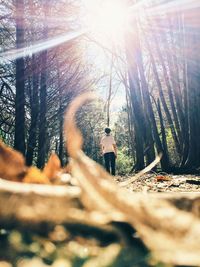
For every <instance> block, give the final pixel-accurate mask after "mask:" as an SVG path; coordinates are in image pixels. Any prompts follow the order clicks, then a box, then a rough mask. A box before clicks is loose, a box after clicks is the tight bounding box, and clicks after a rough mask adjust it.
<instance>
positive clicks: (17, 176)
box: [0, 140, 26, 181]
mask: <svg viewBox="0 0 200 267" xmlns="http://www.w3.org/2000/svg"><path fill="white" fill-rule="evenodd" d="M25 173H26V165H25V159H24V157H23V156H22V154H21V153H19V152H17V151H15V150H14V149H12V148H11V147H8V146H7V145H5V144H4V143H3V142H2V141H1V140H0V178H3V179H7V180H11V181H21V180H22V179H23V177H24V175H25Z"/></svg>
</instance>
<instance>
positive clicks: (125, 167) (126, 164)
mask: <svg viewBox="0 0 200 267" xmlns="http://www.w3.org/2000/svg"><path fill="white" fill-rule="evenodd" d="M116 166H117V173H118V174H119V175H124V174H128V173H129V172H130V171H131V169H132V167H133V159H132V158H131V157H130V156H127V154H126V150H125V149H121V150H118V154H117V164H116Z"/></svg>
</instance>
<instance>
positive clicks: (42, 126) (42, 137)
mask: <svg viewBox="0 0 200 267" xmlns="http://www.w3.org/2000/svg"><path fill="white" fill-rule="evenodd" d="M41 64H42V67H41V69H42V71H41V79H40V113H39V138H38V159H37V167H38V168H42V167H44V164H45V156H46V138H47V136H46V122H47V120H46V112H47V110H46V105H47V103H46V98H47V51H44V52H42V55H41Z"/></svg>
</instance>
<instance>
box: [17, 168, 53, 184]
mask: <svg viewBox="0 0 200 267" xmlns="http://www.w3.org/2000/svg"><path fill="white" fill-rule="evenodd" d="M22 182H24V183H29V184H49V183H50V181H49V179H48V178H47V177H46V176H45V175H44V173H42V172H41V171H40V170H39V169H38V168H36V167H30V168H29V169H28V171H27V173H26V176H25V177H24V179H23V181H22Z"/></svg>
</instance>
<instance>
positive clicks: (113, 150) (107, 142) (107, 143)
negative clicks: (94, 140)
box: [100, 128, 117, 175]
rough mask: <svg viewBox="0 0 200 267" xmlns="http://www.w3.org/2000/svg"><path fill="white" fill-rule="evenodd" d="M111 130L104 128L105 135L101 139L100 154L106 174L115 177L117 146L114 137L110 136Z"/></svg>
mask: <svg viewBox="0 0 200 267" xmlns="http://www.w3.org/2000/svg"><path fill="white" fill-rule="evenodd" d="M110 132H111V129H110V128H105V135H104V136H103V137H102V138H101V142H100V145H101V152H102V154H103V156H104V160H105V168H106V170H107V172H109V173H111V174H112V175H115V159H116V158H117V146H116V142H115V139H114V137H113V136H112V135H111V134H110Z"/></svg>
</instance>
